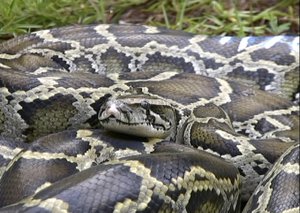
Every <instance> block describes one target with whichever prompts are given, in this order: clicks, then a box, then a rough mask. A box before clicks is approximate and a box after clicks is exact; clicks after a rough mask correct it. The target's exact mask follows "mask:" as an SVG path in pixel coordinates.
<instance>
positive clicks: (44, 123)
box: [0, 24, 300, 213]
mask: <svg viewBox="0 0 300 213" xmlns="http://www.w3.org/2000/svg"><path fill="white" fill-rule="evenodd" d="M297 97H298V98H297ZM298 104H299V36H261V37H255V36H250V37H243V38H238V37H230V36H215V37H210V36H202V35H194V34H191V33H186V32H183V31H174V30H169V29H165V28H157V27H151V26H142V25H105V24H100V25H87V26H69V27H62V28H54V29H48V30H42V31H37V32H33V33H31V34H28V35H24V36H19V37H16V38H14V39H11V40H8V41H5V42H3V43H1V44H0V212H105V213H106V212H176V213H177V212H178V213H179V212H189V213H192V212H222V213H226V212H241V211H242V212H243V213H250V212H270V213H271V212H285V213H287V212H289V213H290V212H299V205H300V204H299V197H300V196H299V105H298Z"/></svg>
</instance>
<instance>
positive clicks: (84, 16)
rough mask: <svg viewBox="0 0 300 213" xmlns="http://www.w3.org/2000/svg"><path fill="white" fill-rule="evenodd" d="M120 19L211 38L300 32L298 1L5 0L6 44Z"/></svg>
mask: <svg viewBox="0 0 300 213" xmlns="http://www.w3.org/2000/svg"><path fill="white" fill-rule="evenodd" d="M241 2H243V3H241ZM120 21H123V22H129V23H142V24H148V25H154V26H166V27H168V28H172V29H180V30H186V31H189V32H194V33H198V34H207V35H238V36H245V35H276V34H282V33H288V34H298V29H299V0H277V1H276V0H268V1H266V0H253V1H238V0H224V1H212V0H177V1H175V0H161V1H159V0H120V1H118V0H110V1H106V0H0V39H1V40H6V39H9V38H11V37H14V36H16V35H19V34H23V33H27V32H31V31H36V30H39V29H46V28H51V27H57V26H65V25H71V24H91V23H119V22H120Z"/></svg>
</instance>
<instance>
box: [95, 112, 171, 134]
mask: <svg viewBox="0 0 300 213" xmlns="http://www.w3.org/2000/svg"><path fill="white" fill-rule="evenodd" d="M100 124H101V125H102V127H104V128H105V129H107V130H110V131H114V132H120V133H125V134H129V135H136V136H140V137H151V138H165V137H167V135H168V134H167V132H168V129H166V128H165V127H164V126H163V125H159V124H158V125H156V124H153V123H150V122H139V123H138V122H134V123H133V122H125V121H122V120H120V119H118V118H115V117H113V116H110V117H108V118H105V119H102V120H101V121H100Z"/></svg>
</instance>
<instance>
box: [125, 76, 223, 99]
mask: <svg viewBox="0 0 300 213" xmlns="http://www.w3.org/2000/svg"><path fill="white" fill-rule="evenodd" d="M196 82H197V83H196ZM128 85H129V86H132V87H147V88H148V90H149V92H150V93H154V94H157V95H159V96H161V97H164V98H168V99H171V100H174V101H177V102H179V103H181V104H191V103H194V102H196V101H198V100H199V99H200V98H206V99H210V98H212V97H215V96H216V95H217V94H218V93H219V92H220V90H219V87H218V86H219V83H218V82H217V81H216V80H215V79H213V78H208V77H204V76H200V75H194V74H189V73H180V74H177V75H175V76H174V77H172V78H170V79H167V80H162V81H159V82H158V81H147V82H130V83H128Z"/></svg>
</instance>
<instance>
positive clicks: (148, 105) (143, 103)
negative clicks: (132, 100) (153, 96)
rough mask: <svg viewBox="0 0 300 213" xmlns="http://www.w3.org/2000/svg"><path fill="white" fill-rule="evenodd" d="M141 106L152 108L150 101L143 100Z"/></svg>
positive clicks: (147, 108)
mask: <svg viewBox="0 0 300 213" xmlns="http://www.w3.org/2000/svg"><path fill="white" fill-rule="evenodd" d="M141 107H143V108H144V109H145V110H149V109H150V103H149V102H148V101H142V102H141Z"/></svg>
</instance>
